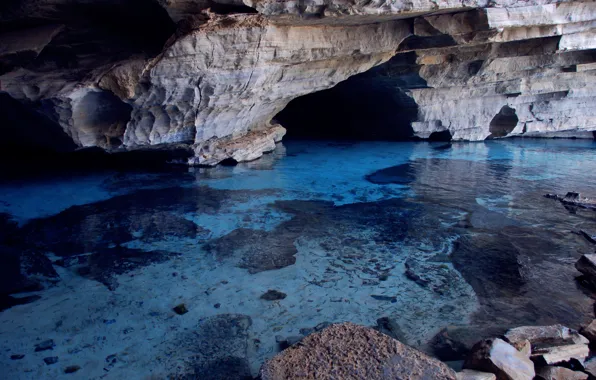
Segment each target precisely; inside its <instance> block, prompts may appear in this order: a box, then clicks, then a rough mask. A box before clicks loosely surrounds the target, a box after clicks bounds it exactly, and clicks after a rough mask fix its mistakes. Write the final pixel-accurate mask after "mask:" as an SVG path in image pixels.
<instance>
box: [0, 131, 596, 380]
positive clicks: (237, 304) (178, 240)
mask: <svg viewBox="0 0 596 380" xmlns="http://www.w3.org/2000/svg"><path fill="white" fill-rule="evenodd" d="M595 148H596V144H594V142H593V141H583V140H528V139H526V140H500V141H490V142H483V143H462V144H444V143H437V144H434V143H422V142H421V143H389V142H384V143H381V142H365V143H346V142H334V141H322V142H321V141H318V142H296V141H294V142H288V143H284V145H281V144H280V145H279V147H278V149H277V150H276V151H275V152H273V153H271V154H269V155H267V156H265V157H264V158H262V159H260V160H257V161H254V162H251V163H245V164H239V165H237V166H234V167H217V168H210V169H207V168H205V169H203V168H201V169H199V168H196V169H190V170H185V171H180V170H176V171H169V172H96V173H93V174H87V175H77V176H62V177H55V178H51V179H43V180H41V179H40V180H28V181H18V182H10V183H4V184H2V185H1V186H0V213H2V214H0V215H2V218H0V221H1V222H2V223H3V227H4V231H10V232H5V233H4V235H2V234H0V238H2V239H0V241H2V244H3V249H5V250H7V251H8V250H12V251H11V252H14V250H18V251H19V252H29V253H27V255H28V256H27V258H28V260H30V262H33V263H34V264H35V265H36V268H38V272H39V273H40V276H38V277H39V278H38V285H39V284H41V285H42V286H43V287H44V289H43V290H39V288H35V289H33V290H34V291H32V292H29V293H19V294H17V295H16V296H17V297H26V296H31V295H37V296H38V297H39V299H37V300H35V301H34V302H30V303H27V304H24V305H18V306H14V307H12V308H9V309H7V310H5V311H3V312H0V352H2V353H3V354H2V355H1V356H0V366H2V368H3V369H4V370H3V371H4V374H5V376H7V377H6V378H11V379H18V378H23V379H42V378H48V379H49V378H56V377H60V376H65V375H64V374H63V370H64V368H65V367H67V366H69V365H78V366H80V367H81V370H79V371H78V372H76V373H75V374H72V375H68V376H69V377H72V378H81V379H99V378H113V379H120V378H125V377H129V378H150V377H151V376H153V377H154V378H165V377H167V376H180V377H184V376H185V375H187V376H190V377H191V378H192V376H194V377H196V378H201V379H207V378H226V376H227V378H242V377H243V376H250V375H255V374H256V373H257V371H258V368H259V366H260V365H261V363H262V362H263V361H264V360H266V359H267V358H269V357H271V356H273V355H275V353H277V352H278V351H279V348H280V347H279V344H278V342H279V341H282V340H284V339H286V338H288V337H294V336H303V335H305V334H307V333H309V332H310V331H312V330H313V329H314V328H315V327H316V326H319V327H320V326H323V325H324V323H329V322H340V321H352V322H355V323H359V324H364V325H369V326H375V325H377V323H378V320H379V319H380V318H388V319H384V321H385V322H386V321H387V320H389V321H391V325H392V326H393V332H394V333H395V334H396V335H397V336H399V338H400V339H401V340H402V341H405V342H406V343H408V344H410V345H413V346H415V347H419V348H421V349H424V350H427V351H429V352H432V350H431V348H430V347H429V346H428V342H429V341H430V340H431V339H432V337H433V336H434V335H435V334H436V333H437V332H438V331H439V330H441V329H442V328H444V327H447V326H457V327H458V328H461V329H468V330H469V331H471V332H472V333H473V334H476V335H477V336H478V337H479V338H480V337H481V336H482V335H489V334H491V333H494V332H495V331H500V330H503V329H506V328H508V327H511V326H518V325H521V324H551V323H563V324H566V325H568V326H570V327H574V328H577V327H579V325H580V324H582V323H585V322H586V321H588V320H591V318H592V316H593V314H592V313H593V311H592V303H593V300H592V299H591V297H592V295H591V294H590V293H589V292H588V291H586V290H585V289H583V288H582V287H581V286H580V285H578V283H577V281H576V280H575V277H576V276H577V275H578V273H577V272H576V271H575V269H574V267H573V264H574V263H575V261H576V260H577V259H578V258H579V256H581V254H582V253H592V252H593V251H594V246H593V245H591V244H590V243H589V242H588V241H586V240H585V239H584V238H583V237H581V236H579V235H577V234H574V233H572V231H577V230H580V229H583V230H586V231H592V232H593V233H595V232H596V214H594V212H591V211H586V210H581V209H579V210H574V209H566V208H565V207H563V205H561V204H560V203H558V202H556V201H554V200H551V199H547V198H544V197H543V194H545V193H561V194H564V193H566V192H567V191H579V192H581V193H582V194H584V195H586V196H596V190H595V189H596V156H595V155H594V152H595V150H594V149H595ZM46 257H47V258H48V259H49V260H48V259H45V258H46ZM32 258H33V259H32ZM44 260H48V261H47V262H46V261H44ZM29 290H31V289H29ZM268 290H277V291H280V292H283V293H285V294H286V297H285V298H283V299H280V300H265V299H262V298H261V296H262V295H263V294H264V293H266V292H267V291H268ZM181 303H183V304H185V306H186V307H187V309H188V313H186V314H184V315H178V314H176V313H174V311H173V310H172V308H174V307H175V306H176V305H179V304H181ZM322 324H323V325H322ZM46 339H53V340H54V342H55V344H56V347H54V349H53V350H48V351H42V352H34V348H35V345H36V344H37V343H39V342H40V341H42V340H46ZM13 354H25V357H24V358H23V359H21V360H11V359H10V356H11V355H13ZM48 356H57V357H58V358H59V362H58V363H56V364H53V365H46V364H45V363H44V362H43V358H44V357H48ZM217 376H220V377H217Z"/></svg>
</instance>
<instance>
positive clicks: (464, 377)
mask: <svg viewBox="0 0 596 380" xmlns="http://www.w3.org/2000/svg"><path fill="white" fill-rule="evenodd" d="M457 380H497V376H496V375H495V374H494V373H489V372H480V371H474V370H473V369H464V370H462V371H461V372H458V373H457Z"/></svg>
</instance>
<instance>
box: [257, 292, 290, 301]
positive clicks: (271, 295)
mask: <svg viewBox="0 0 596 380" xmlns="http://www.w3.org/2000/svg"><path fill="white" fill-rule="evenodd" d="M286 297H287V294H286V293H283V292H280V291H279V290H273V289H269V290H268V291H267V292H266V293H264V294H263V295H262V296H261V299H262V300H265V301H277V300H283V299H284V298H286Z"/></svg>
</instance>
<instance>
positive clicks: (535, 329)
mask: <svg viewBox="0 0 596 380" xmlns="http://www.w3.org/2000/svg"><path fill="white" fill-rule="evenodd" d="M505 338H506V339H507V340H508V341H509V342H510V343H511V344H512V345H514V346H516V345H519V344H520V342H523V341H524V340H528V341H530V343H531V345H532V352H531V358H532V359H533V360H534V361H538V362H539V363H541V364H543V365H544V364H548V365H550V364H557V363H561V362H566V361H569V360H571V359H577V360H579V361H580V362H583V360H585V358H586V357H587V356H588V355H589V353H590V349H589V348H588V343H589V341H588V339H586V338H585V337H584V336H582V335H581V334H580V333H578V332H577V331H575V330H573V329H570V328H568V327H565V326H562V325H552V326H522V327H517V328H514V329H511V330H509V331H507V333H505Z"/></svg>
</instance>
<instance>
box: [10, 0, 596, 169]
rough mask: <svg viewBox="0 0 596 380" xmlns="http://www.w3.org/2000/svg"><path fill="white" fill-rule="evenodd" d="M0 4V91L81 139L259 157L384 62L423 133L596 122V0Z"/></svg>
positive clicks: (521, 130) (453, 135)
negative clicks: (313, 97)
mask: <svg viewBox="0 0 596 380" xmlns="http://www.w3.org/2000/svg"><path fill="white" fill-rule="evenodd" d="M0 14H1V16H0V46H1V48H0V91H2V92H5V93H6V94H8V95H10V96H11V97H12V98H14V99H16V100H18V101H20V102H21V103H22V104H24V105H25V106H26V107H27V109H28V112H32V113H34V114H36V115H37V114H41V115H43V116H44V117H45V118H46V119H47V121H48V122H51V123H53V124H54V125H57V126H59V127H60V128H57V129H56V130H55V131H54V132H53V133H57V134H59V133H60V132H59V131H60V130H62V131H63V132H64V135H65V136H68V137H69V138H70V139H71V140H72V141H73V142H74V144H75V145H76V146H77V147H101V148H103V149H106V150H108V151H120V150H131V149H138V148H141V147H145V146H152V145H159V146H162V147H163V148H165V149H168V148H169V147H170V146H172V145H175V144H176V145H178V144H181V143H182V144H187V145H189V146H191V147H192V150H193V151H194V157H191V158H189V159H187V160H188V163H189V164H192V165H215V164H217V163H219V162H221V161H223V160H226V159H229V158H231V159H234V160H235V161H250V160H254V159H256V158H258V157H260V156H261V155H262V154H263V153H264V152H267V151H270V150H272V149H274V148H275V143H276V142H278V141H280V140H281V138H282V137H283V135H284V133H285V130H284V128H283V126H280V125H279V124H278V123H277V122H276V121H275V116H276V115H277V114H278V113H279V112H280V111H281V110H283V109H284V108H285V107H286V106H287V105H288V103H289V102H290V101H291V100H293V99H295V98H298V97H301V96H304V95H307V94H309V93H313V92H316V91H321V90H325V89H328V88H331V87H333V86H335V85H336V84H338V83H339V82H341V81H344V80H346V79H348V78H349V77H351V76H353V75H355V74H358V73H362V72H365V71H367V70H369V69H371V68H373V67H374V66H378V65H381V66H379V67H378V68H377V69H375V70H374V71H373V72H371V75H369V76H367V77H366V78H370V79H371V80H373V81H374V80H375V77H379V78H383V80H385V82H386V83H385V84H387V83H394V88H395V92H396V94H398V95H399V97H401V98H403V97H410V98H411V99H412V102H415V104H416V106H417V107H418V108H417V109H418V115H417V117H416V118H415V121H413V122H411V125H412V131H411V133H412V134H413V136H415V137H419V138H429V139H434V138H438V137H439V135H440V137H441V139H454V140H483V139H486V138H500V137H507V136H517V135H526V136H536V135H543V136H548V137H558V136H561V137H570V136H571V137H573V136H575V137H590V138H591V137H592V136H593V135H592V133H591V131H593V130H595V129H596V116H595V114H594V111H593V110H594V106H593V104H594V90H593V89H592V88H593V87H594V86H593V82H594V74H593V73H594V68H595V67H596V66H595V63H596V55H595V51H596V50H594V49H595V48H596V44H595V43H594V38H593V37H594V28H593V26H594V22H595V18H594V15H595V14H596V3H593V2H580V1H571V2H561V3H557V2H555V1H548V0H535V1H531V2H525V1H524V2H522V1H515V0H514V1H496V2H490V3H488V2H485V1H473V2H464V1H439V2H431V1H416V2H393V1H381V2H373V3H367V2H351V1H349V2H346V1H338V0H331V1H326V2H324V3H311V2H307V3H305V4H300V5H299V4H298V3H296V2H294V1H267V0H264V1H252V0H245V1H244V2H241V1H227V0H226V1H224V0H218V1H214V0H197V1H192V0H176V1H164V0H159V1H140V0H110V1H106V2H101V4H98V3H96V2H92V1H85V0H76V1H68V2H67V1H60V0H52V1H49V0H27V1H21V2H14V1H12V2H7V3H6V4H2V5H0ZM108 15H109V17H107V16H108ZM108 19H109V20H110V22H109V23H108V22H107V20H108ZM384 89H385V91H386V89H387V86H385V87H384ZM412 102H410V103H412ZM408 104H409V103H408ZM367 106H369V105H367ZM411 111H412V109H409V110H408V112H409V113H411ZM308 112H309V109H304V110H303V113H308ZM317 112H318V111H317ZM378 112H387V111H386V110H384V109H380V110H379V111H378ZM0 117H4V116H3V115H2V114H0ZM396 117H397V116H396ZM381 119H383V120H385V119H384V118H381ZM407 123H408V124H409V123H410V116H408V121H407ZM402 124H403V123H396V126H395V128H403V125H402ZM21 127H22V128H25V129H26V128H30V126H29V125H22V126H21ZM363 128H364V127H363ZM396 135H400V136H401V134H396ZM60 137H61V138H63V137H64V136H60Z"/></svg>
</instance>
